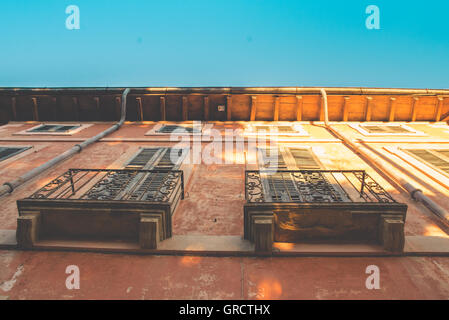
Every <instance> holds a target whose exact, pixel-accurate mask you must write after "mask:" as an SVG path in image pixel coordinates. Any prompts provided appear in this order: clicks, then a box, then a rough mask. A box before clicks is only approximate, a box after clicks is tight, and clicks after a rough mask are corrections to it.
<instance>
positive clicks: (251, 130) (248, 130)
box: [244, 121, 310, 137]
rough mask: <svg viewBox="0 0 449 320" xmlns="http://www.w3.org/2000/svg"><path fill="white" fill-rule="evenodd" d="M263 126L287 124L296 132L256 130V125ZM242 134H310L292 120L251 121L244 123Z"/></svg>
mask: <svg viewBox="0 0 449 320" xmlns="http://www.w3.org/2000/svg"><path fill="white" fill-rule="evenodd" d="M260 126H265V127H268V128H269V127H274V128H275V127H283V126H289V127H291V128H292V129H293V130H295V131H296V132H276V131H271V130H267V131H265V132H260V131H258V130H257V127H260ZM244 134H245V135H249V136H284V137H285V136H286V137H289V136H290V137H309V136H310V134H309V132H307V130H306V129H304V127H303V125H302V124H299V123H294V122H280V121H277V122H276V124H271V123H266V122H261V123H259V122H251V123H247V124H246V125H245V129H244Z"/></svg>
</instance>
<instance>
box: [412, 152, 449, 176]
mask: <svg viewBox="0 0 449 320" xmlns="http://www.w3.org/2000/svg"><path fill="white" fill-rule="evenodd" d="M407 151H408V152H410V153H411V154H413V155H414V156H416V157H418V158H419V159H421V160H424V161H425V162H427V163H429V164H431V165H433V166H435V167H437V168H438V169H440V170H442V171H444V172H447V173H449V150H444V149H443V150H436V149H407Z"/></svg>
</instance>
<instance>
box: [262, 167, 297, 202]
mask: <svg viewBox="0 0 449 320" xmlns="http://www.w3.org/2000/svg"><path fill="white" fill-rule="evenodd" d="M264 179H266V182H265V186H266V188H267V189H268V190H265V198H268V199H269V201H270V200H271V201H273V202H296V201H299V200H300V199H301V197H300V194H299V192H298V189H297V188H296V186H295V184H294V183H293V180H292V177H291V173H288V172H277V173H274V174H271V175H265V177H264Z"/></svg>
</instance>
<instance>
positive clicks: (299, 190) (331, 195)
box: [244, 170, 407, 252]
mask: <svg viewBox="0 0 449 320" xmlns="http://www.w3.org/2000/svg"><path fill="white" fill-rule="evenodd" d="M245 195H246V201H247V203H246V204H245V206H244V238H245V239H247V240H250V241H252V242H254V243H255V248H256V251H260V252H271V250H272V246H273V242H287V243H329V244H335V243H370V244H380V245H383V246H384V249H385V250H388V251H392V252H402V250H403V248H404V223H405V218H406V212H407V205H406V204H401V203H398V202H396V201H395V200H394V199H393V198H392V197H391V196H390V195H389V194H388V192H387V191H385V189H383V188H382V187H381V186H380V185H379V184H378V183H377V182H376V181H374V179H372V178H371V177H370V176H369V175H368V174H367V173H366V172H365V171H361V170H278V171H246V173H245Z"/></svg>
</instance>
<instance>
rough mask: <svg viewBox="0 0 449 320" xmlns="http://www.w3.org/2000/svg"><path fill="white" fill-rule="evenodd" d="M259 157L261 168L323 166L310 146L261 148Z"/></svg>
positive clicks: (284, 168)
mask: <svg viewBox="0 0 449 320" xmlns="http://www.w3.org/2000/svg"><path fill="white" fill-rule="evenodd" d="M276 156H277V159H275V157H276ZM258 159H259V168H260V169H262V168H263V169H274V170H296V169H300V170H307V169H311V170H315V169H320V167H321V166H320V164H319V162H318V160H317V159H316V158H315V156H314V154H313V152H312V150H311V149H310V148H297V147H294V148H293V147H279V148H266V149H264V148H259V157H258Z"/></svg>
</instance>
